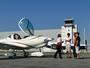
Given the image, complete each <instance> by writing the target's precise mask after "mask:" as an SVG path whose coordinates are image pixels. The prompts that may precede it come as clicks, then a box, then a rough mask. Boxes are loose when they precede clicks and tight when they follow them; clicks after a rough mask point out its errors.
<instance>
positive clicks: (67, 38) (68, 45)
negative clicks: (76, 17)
mask: <svg viewBox="0 0 90 68" xmlns="http://www.w3.org/2000/svg"><path fill="white" fill-rule="evenodd" d="M65 42H66V52H67V57H68V58H70V57H71V38H70V33H67V37H66V40H65Z"/></svg>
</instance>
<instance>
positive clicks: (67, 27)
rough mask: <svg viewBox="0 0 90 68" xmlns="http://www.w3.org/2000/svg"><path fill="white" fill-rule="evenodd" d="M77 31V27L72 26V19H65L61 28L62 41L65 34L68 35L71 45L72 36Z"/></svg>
mask: <svg viewBox="0 0 90 68" xmlns="http://www.w3.org/2000/svg"><path fill="white" fill-rule="evenodd" d="M77 31H78V29H77V25H75V24H74V19H73V18H68V19H65V20H64V26H62V27H61V35H62V40H63V41H65V39H66V37H67V33H70V37H71V43H72V44H73V35H74V33H75V32H77Z"/></svg>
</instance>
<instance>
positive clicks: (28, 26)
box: [18, 18, 34, 35]
mask: <svg viewBox="0 0 90 68" xmlns="http://www.w3.org/2000/svg"><path fill="white" fill-rule="evenodd" d="M18 26H19V28H20V29H21V31H22V32H24V33H27V34H29V35H34V28H33V25H32V23H31V22H30V21H29V19H27V18H22V19H21V20H20V21H19V23H18Z"/></svg>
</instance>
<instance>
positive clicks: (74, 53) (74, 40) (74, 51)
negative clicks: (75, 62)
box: [73, 32, 77, 58]
mask: <svg viewBox="0 0 90 68" xmlns="http://www.w3.org/2000/svg"><path fill="white" fill-rule="evenodd" d="M73 44H74V47H73V56H74V58H77V54H76V48H75V47H76V32H75V33H74V38H73Z"/></svg>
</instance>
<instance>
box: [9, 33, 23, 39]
mask: <svg viewBox="0 0 90 68" xmlns="http://www.w3.org/2000/svg"><path fill="white" fill-rule="evenodd" d="M8 37H9V38H12V39H21V36H20V35H19V34H17V33H14V34H13V35H9V36H8Z"/></svg>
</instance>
